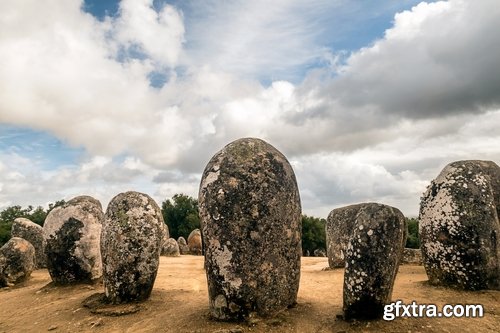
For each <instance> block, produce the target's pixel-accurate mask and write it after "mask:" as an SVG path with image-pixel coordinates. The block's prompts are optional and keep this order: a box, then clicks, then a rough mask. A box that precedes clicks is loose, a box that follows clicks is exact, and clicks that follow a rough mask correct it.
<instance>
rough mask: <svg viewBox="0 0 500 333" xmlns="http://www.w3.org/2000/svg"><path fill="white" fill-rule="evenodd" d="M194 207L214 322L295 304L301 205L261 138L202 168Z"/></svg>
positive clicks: (289, 176)
mask: <svg viewBox="0 0 500 333" xmlns="http://www.w3.org/2000/svg"><path fill="white" fill-rule="evenodd" d="M199 204H200V218H201V224H202V234H203V246H204V250H205V268H206V274H207V280H208V290H209V301H210V302H209V303H210V312H211V315H212V317H214V318H216V319H219V320H240V319H243V318H247V317H248V316H249V314H250V313H253V312H256V313H257V314H259V315H261V316H272V315H274V314H276V313H277V312H279V311H282V310H284V309H286V308H288V307H290V306H293V305H294V304H295V303H296V299H297V291H298V288H299V280H300V257H301V253H302V247H301V206H300V197H299V191H298V188H297V181H296V178H295V174H294V172H293V170H292V167H291V166H290V164H289V162H288V161H287V159H286V158H285V156H283V154H281V153H280V152H279V151H278V150H276V149H275V148H274V147H273V146H271V145H269V144H268V143H266V142H264V141H262V140H259V139H253V138H247V139H240V140H236V141H234V142H232V143H230V144H229V145H227V146H226V147H224V148H223V149H222V150H221V151H219V152H218V153H217V154H215V155H214V157H213V158H212V159H211V160H210V162H209V163H208V164H207V166H206V168H205V171H204V173H203V176H202V179H201V184H200V192H199Z"/></svg>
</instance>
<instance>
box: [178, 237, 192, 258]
mask: <svg viewBox="0 0 500 333" xmlns="http://www.w3.org/2000/svg"><path fill="white" fill-rule="evenodd" d="M177 244H179V251H180V252H181V254H189V246H188V244H187V242H186V239H185V238H184V237H182V236H181V237H179V238H178V239H177Z"/></svg>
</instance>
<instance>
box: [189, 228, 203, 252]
mask: <svg viewBox="0 0 500 333" xmlns="http://www.w3.org/2000/svg"><path fill="white" fill-rule="evenodd" d="M187 245H188V248H189V253H191V254H194V255H201V253H202V240H201V232H200V229H194V230H193V231H191V233H190V234H189V236H188V240H187Z"/></svg>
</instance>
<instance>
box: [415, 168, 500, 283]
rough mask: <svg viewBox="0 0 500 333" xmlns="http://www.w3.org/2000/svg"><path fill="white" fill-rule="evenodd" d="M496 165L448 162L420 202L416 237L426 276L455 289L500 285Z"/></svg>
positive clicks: (499, 182)
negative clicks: (418, 241) (418, 238)
mask: <svg viewBox="0 0 500 333" xmlns="http://www.w3.org/2000/svg"><path fill="white" fill-rule="evenodd" d="M499 214H500V168H499V167H498V165H496V164H495V163H494V162H490V161H458V162H453V163H450V164H448V165H447V166H446V167H445V168H444V169H443V171H441V173H440V174H439V175H438V177H437V178H436V179H435V180H433V181H432V182H431V184H430V186H429V187H428V188H427V191H426V192H425V193H424V194H423V197H422V200H421V203H420V224H419V229H420V230H419V233H420V242H421V245H420V247H421V249H422V256H423V262H424V266H425V270H426V272H427V276H428V277H429V281H430V282H431V283H432V284H435V285H444V286H449V287H454V288H458V289H466V290H478V289H497V290H498V289H500V272H499V270H500V263H499V260H500V239H499V234H500V224H499V220H498V216H499Z"/></svg>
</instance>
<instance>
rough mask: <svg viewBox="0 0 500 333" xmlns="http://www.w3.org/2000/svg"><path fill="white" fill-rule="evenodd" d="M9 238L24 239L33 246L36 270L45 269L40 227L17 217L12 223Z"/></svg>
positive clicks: (45, 263)
mask: <svg viewBox="0 0 500 333" xmlns="http://www.w3.org/2000/svg"><path fill="white" fill-rule="evenodd" d="M11 236H12V237H20V238H23V239H26V240H27V241H28V242H30V243H31V245H33V247H34V248H35V267H36V268H45V267H47V259H46V256H45V239H44V238H43V228H42V227H41V226H39V225H38V224H36V223H34V222H32V221H30V220H29V219H26V218H24V217H18V218H17V219H15V220H14V223H12V229H11Z"/></svg>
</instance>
